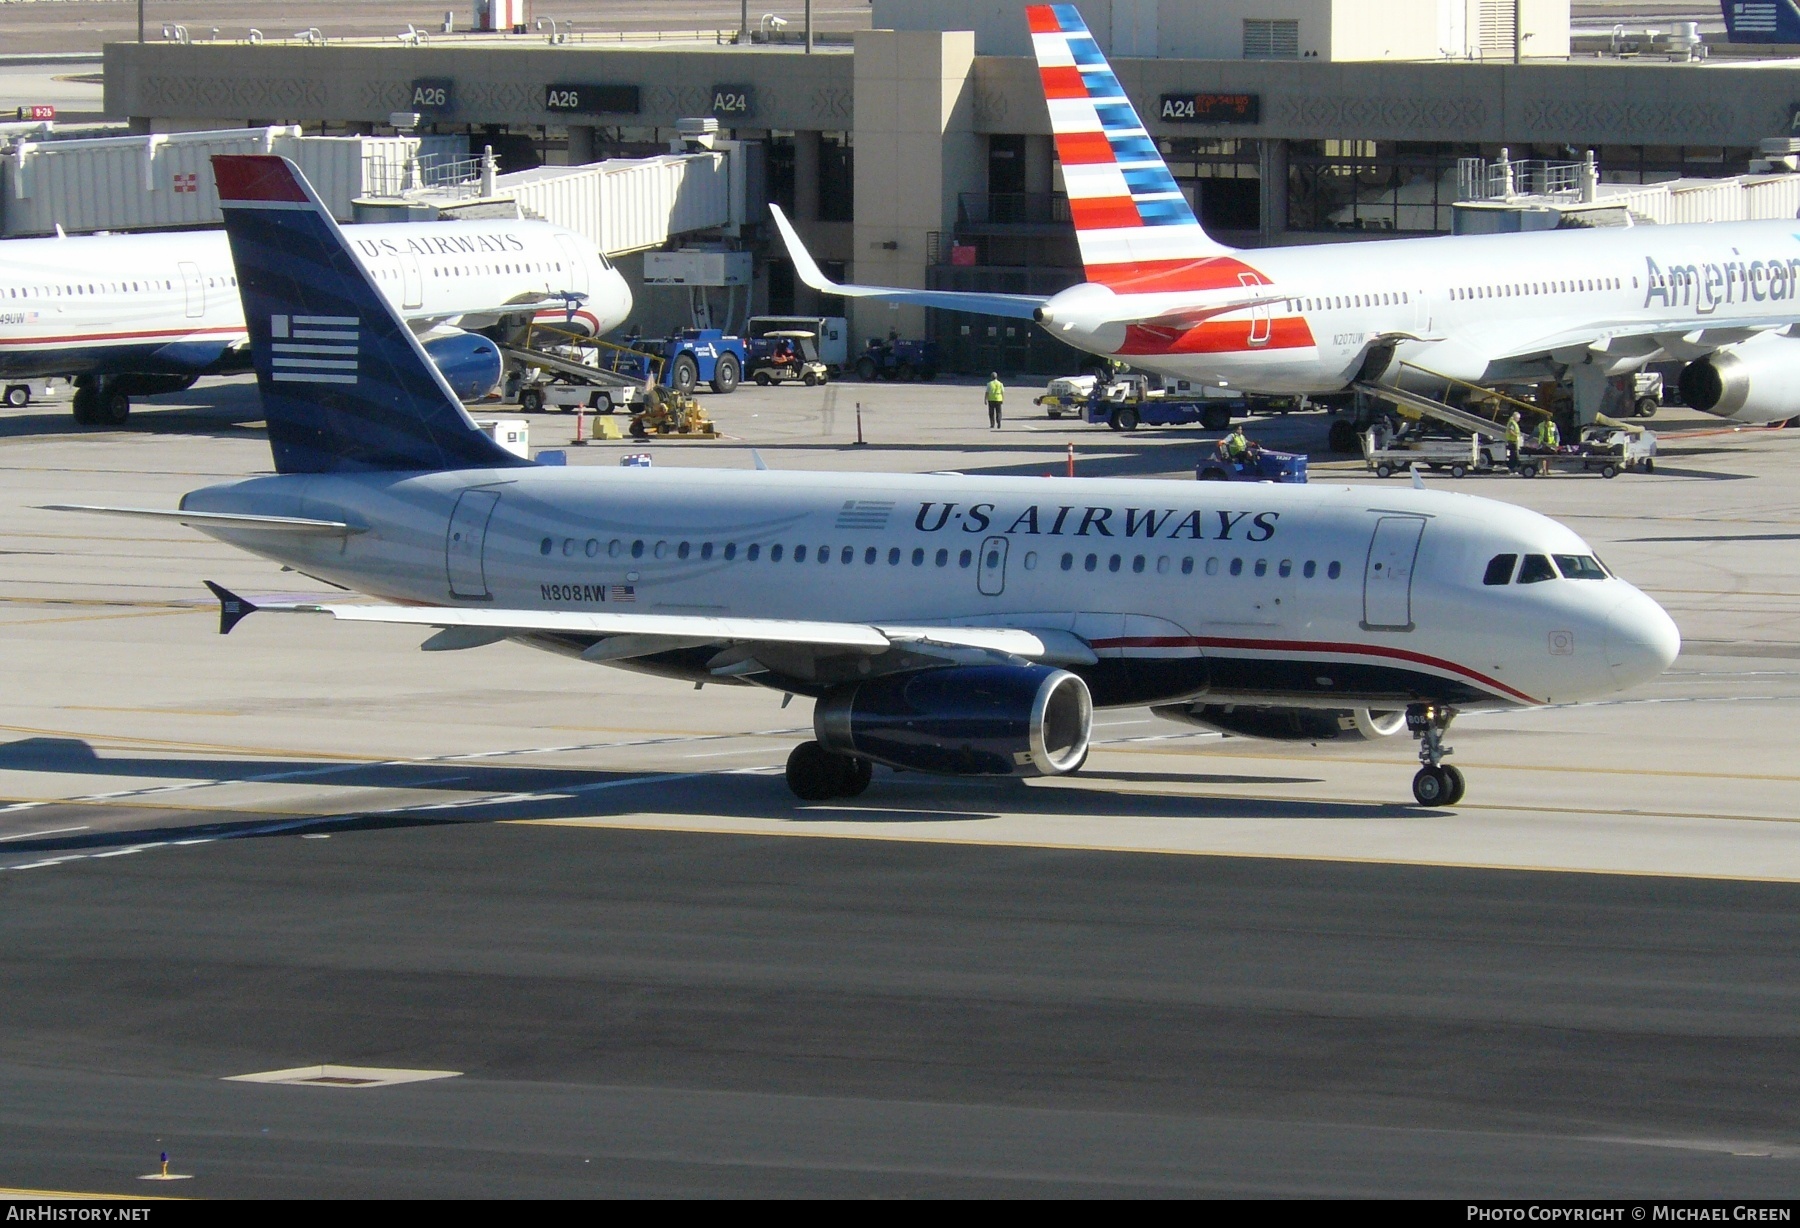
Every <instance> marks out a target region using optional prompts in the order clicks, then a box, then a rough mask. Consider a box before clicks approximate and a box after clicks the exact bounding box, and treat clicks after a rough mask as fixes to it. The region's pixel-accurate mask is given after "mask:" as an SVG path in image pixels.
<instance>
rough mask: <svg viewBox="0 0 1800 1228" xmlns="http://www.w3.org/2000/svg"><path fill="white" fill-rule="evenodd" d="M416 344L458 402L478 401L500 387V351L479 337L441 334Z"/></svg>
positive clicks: (463, 334)
mask: <svg viewBox="0 0 1800 1228" xmlns="http://www.w3.org/2000/svg"><path fill="white" fill-rule="evenodd" d="M419 344H420V345H422V346H424V347H425V353H426V354H427V355H428V356H429V357H430V359H431V361H432V363H433V364H434V365H435V366H436V367H437V369H438V370H439V371H441V372H442V373H443V376H444V380H445V382H447V383H448V384H449V385H450V390H451V391H452V392H454V393H455V394H456V396H457V399H458V400H462V401H479V400H481V398H482V397H485V396H486V395H487V394H488V393H490V392H492V391H493V390H494V389H495V388H497V387H499V386H500V373H501V370H502V365H501V361H500V347H499V346H497V345H495V344H494V343H493V342H492V341H490V340H489V339H488V338H486V337H483V336H482V335H481V334H480V333H463V332H452V333H443V334H441V335H438V336H432V337H425V338H421V339H420V341H419Z"/></svg>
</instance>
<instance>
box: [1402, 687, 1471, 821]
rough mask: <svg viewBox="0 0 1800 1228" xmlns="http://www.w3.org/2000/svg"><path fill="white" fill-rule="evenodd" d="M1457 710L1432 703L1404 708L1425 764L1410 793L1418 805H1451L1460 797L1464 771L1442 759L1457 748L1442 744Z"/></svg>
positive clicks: (1408, 725)
mask: <svg viewBox="0 0 1800 1228" xmlns="http://www.w3.org/2000/svg"><path fill="white" fill-rule="evenodd" d="M1454 719H1456V712H1455V711H1454V710H1453V709H1450V708H1440V707H1437V706H1435V705H1433V704H1412V705H1411V706H1409V707H1408V708H1407V709H1406V727H1407V728H1408V729H1410V730H1412V735H1413V737H1415V738H1417V739H1419V762H1420V763H1422V764H1424V765H1425V766H1424V767H1422V768H1420V769H1419V771H1418V774H1417V775H1416V776H1414V777H1413V797H1414V798H1415V799H1416V800H1417V801H1418V803H1419V805H1421V806H1454V805H1456V803H1458V802H1460V801H1462V799H1463V791H1464V789H1465V788H1466V787H1467V783H1466V782H1465V781H1464V780H1463V774H1462V773H1461V772H1459V771H1457V770H1456V769H1455V768H1453V767H1449V766H1447V765H1445V763H1444V762H1443V760H1444V756H1445V755H1452V754H1455V753H1456V752H1455V751H1454V750H1453V749H1452V748H1451V747H1448V746H1445V745H1444V734H1445V732H1446V731H1448V730H1449V728H1450V722H1451V721H1452V720H1454Z"/></svg>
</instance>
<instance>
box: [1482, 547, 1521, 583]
mask: <svg viewBox="0 0 1800 1228" xmlns="http://www.w3.org/2000/svg"><path fill="white" fill-rule="evenodd" d="M1518 561H1519V556H1518V555H1516V554H1496V555H1495V556H1494V557H1493V558H1491V559H1489V560H1488V565H1487V574H1486V575H1485V576H1483V577H1481V582H1482V583H1483V584H1505V583H1506V582H1507V581H1509V580H1511V579H1512V573H1513V564H1515V563H1517V562H1518Z"/></svg>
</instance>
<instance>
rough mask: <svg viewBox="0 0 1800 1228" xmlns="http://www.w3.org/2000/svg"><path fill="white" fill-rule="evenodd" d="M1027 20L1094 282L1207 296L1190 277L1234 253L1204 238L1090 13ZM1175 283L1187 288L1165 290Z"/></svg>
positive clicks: (1031, 13)
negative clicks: (1087, 18)
mask: <svg viewBox="0 0 1800 1228" xmlns="http://www.w3.org/2000/svg"><path fill="white" fill-rule="evenodd" d="M1025 15H1026V19H1027V20H1028V21H1029V22H1030V24H1031V45H1032V50H1033V52H1034V53H1035V54H1036V55H1037V63H1038V74H1039V76H1040V77H1041V78H1042V80H1043V86H1044V103H1045V105H1046V106H1047V107H1048V108H1049V111H1050V128H1051V131H1052V132H1054V133H1055V134H1056V152H1057V155H1058V156H1059V157H1060V158H1061V160H1062V170H1063V183H1064V186H1065V187H1066V188H1067V189H1068V194H1069V212H1070V214H1071V215H1072V217H1073V218H1074V222H1075V236H1076V239H1077V241H1078V242H1079V243H1080V245H1081V261H1082V263H1083V264H1084V265H1085V266H1086V267H1087V276H1088V280H1089V281H1095V282H1099V283H1101V284H1102V285H1107V286H1111V287H1112V288H1113V289H1115V290H1122V291H1146V290H1163V289H1170V290H1176V289H1193V288H1200V287H1196V286H1194V285H1190V284H1189V282H1188V279H1186V278H1182V277H1181V276H1180V270H1182V269H1183V268H1184V267H1185V266H1188V265H1191V264H1193V263H1194V262H1195V261H1201V260H1206V259H1208V258H1210V257H1214V256H1225V255H1229V254H1230V253H1231V252H1232V250H1233V249H1231V248H1229V247H1226V246H1225V245H1224V244H1222V243H1219V242H1218V241H1216V240H1215V239H1213V238H1212V236H1210V235H1208V234H1207V233H1206V231H1205V230H1204V229H1202V227H1201V225H1200V220H1199V219H1198V218H1196V217H1195V216H1194V211H1193V209H1192V208H1190V207H1189V205H1188V202H1187V198H1186V197H1185V196H1183V195H1182V193H1181V189H1180V188H1179V187H1178V186H1177V185H1176V183H1175V178H1174V176H1172V175H1170V174H1169V167H1168V164H1167V163H1165V162H1164V161H1163V158H1162V154H1161V153H1159V152H1158V151H1157V148H1156V142H1154V141H1152V140H1151V139H1150V134H1149V133H1148V132H1146V131H1145V130H1144V121H1143V120H1142V119H1140V118H1139V117H1138V113H1137V108H1135V107H1133V106H1132V105H1131V100H1130V99H1129V98H1127V97H1126V96H1125V89H1124V87H1123V86H1122V85H1120V84H1119V79H1118V77H1116V76H1114V75H1113V70H1112V66H1111V65H1110V64H1108V63H1107V62H1106V57H1105V56H1104V55H1103V54H1101V51H1100V45H1099V44H1098V43H1097V42H1095V41H1094V36H1093V35H1092V34H1090V33H1089V32H1088V28H1087V23H1086V22H1084V21H1083V20H1082V19H1081V12H1080V10H1078V9H1077V8H1076V7H1075V6H1074V5H1073V4H1034V5H1031V6H1030V7H1028V8H1027V9H1026V10H1025ZM1171 278H1173V279H1174V280H1175V281H1176V282H1178V283H1179V284H1161V283H1163V282H1165V281H1168V280H1170V279H1171ZM1231 284H1236V283H1235V280H1233V281H1232V282H1231Z"/></svg>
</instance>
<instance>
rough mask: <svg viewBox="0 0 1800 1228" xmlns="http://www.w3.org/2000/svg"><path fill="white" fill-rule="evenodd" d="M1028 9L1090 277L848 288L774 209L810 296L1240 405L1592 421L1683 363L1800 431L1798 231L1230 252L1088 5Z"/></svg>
mask: <svg viewBox="0 0 1800 1228" xmlns="http://www.w3.org/2000/svg"><path fill="white" fill-rule="evenodd" d="M1025 11H1026V17H1027V19H1028V21H1029V22H1030V25H1031V39H1032V45H1033V47H1034V49H1035V50H1036V53H1037V61H1038V68H1039V73H1040V76H1041V77H1042V80H1043V87H1044V96H1045V100H1046V103H1047V105H1048V107H1049V110H1050V124H1051V128H1052V130H1053V131H1054V133H1055V136H1056V149H1057V154H1058V156H1059V158H1060V159H1061V162H1062V170H1063V181H1064V184H1065V186H1066V187H1067V190H1068V196H1069V212H1070V214H1071V215H1072V217H1073V220H1074V223H1075V232H1076V237H1077V241H1078V242H1079V244H1080V247H1081V259H1082V263H1083V264H1084V265H1085V266H1086V272H1087V280H1086V281H1085V282H1083V283H1082V284H1080V285H1077V286H1072V287H1070V288H1069V289H1067V290H1064V291H1062V292H1061V293H1059V294H1056V295H1053V296H1051V297H1049V298H1047V299H1045V298H1036V297H1032V296H1029V295H1007V294H979V293H966V292H960V291H948V290H910V289H905V288H901V287H892V286H858V285H849V286H845V285H838V284H837V283H835V282H832V281H831V280H830V279H828V278H826V277H825V276H824V274H823V273H822V272H821V271H820V270H819V267H818V265H817V264H816V263H815V262H814V261H813V260H812V259H811V257H810V256H808V254H807V253H806V251H805V248H804V247H803V246H802V245H801V243H800V240H799V237H798V236H797V235H796V234H795V233H794V230H793V227H792V226H791V225H789V223H788V220H787V218H786V217H784V216H782V215H781V212H780V210H779V209H773V207H771V208H772V209H773V212H774V214H775V220H776V225H777V226H778V227H779V228H780V230H781V234H782V238H783V240H784V241H785V242H786V244H787V247H788V251H789V253H790V254H791V255H792V256H793V259H794V264H795V268H796V270H797V271H798V272H799V273H800V276H801V279H802V280H803V281H805V282H806V283H807V284H808V285H810V286H813V287H814V288H816V289H820V290H823V291H826V292H827V293H831V294H840V295H845V296H848V297H852V298H877V299H885V300H889V301H894V302H903V303H915V304H920V305H923V306H928V307H938V308H945V309H949V310H953V311H968V312H975V313H980V314H988V315H1000V316H1012V317H1017V318H1020V319H1029V320H1035V321H1036V322H1037V323H1038V324H1040V325H1042V326H1043V327H1044V328H1046V329H1048V330H1049V331H1050V332H1051V333H1052V334H1053V335H1054V336H1056V337H1059V338H1061V339H1062V340H1064V341H1066V342H1068V343H1069V344H1070V345H1073V346H1076V347H1077V348H1079V349H1084V350H1088V351H1091V352H1093V353H1095V354H1104V355H1108V356H1111V357H1116V358H1120V359H1123V360H1125V361H1127V362H1129V363H1131V364H1132V365H1133V366H1136V367H1141V368H1143V369H1145V370H1149V371H1156V372H1160V373H1162V374H1164V375H1172V376H1179V377H1182V378H1186V379H1190V380H1197V381H1205V382H1210V383H1215V384H1225V385H1229V386H1230V387H1232V388H1237V389H1240V390H1242V391H1245V392H1258V393H1296V392H1297V393H1312V394H1320V393H1329V392H1338V391H1342V390H1344V389H1346V388H1349V387H1350V386H1351V385H1353V384H1356V383H1358V382H1364V381H1375V382H1385V383H1398V384H1402V385H1406V384H1413V385H1416V386H1418V387H1420V388H1422V389H1434V388H1441V387H1442V381H1440V380H1435V379H1433V378H1431V374H1428V373H1435V374H1438V375H1446V376H1452V377H1455V378H1457V379H1461V380H1468V381H1471V382H1475V383H1483V384H1493V383H1505V382H1515V381H1536V380H1540V379H1555V380H1561V381H1566V382H1568V383H1570V384H1572V385H1573V388H1574V393H1575V405H1576V411H1577V414H1578V416H1579V417H1581V419H1582V420H1583V421H1591V420H1592V418H1593V415H1594V413H1596V412H1598V410H1599V408H1600V405H1601V401H1602V399H1603V397H1604V395H1605V391H1606V381H1607V380H1608V379H1609V378H1611V377H1612V376H1615V375H1622V374H1625V373H1627V372H1631V371H1635V370H1637V369H1638V368H1639V367H1642V366H1643V365H1644V364H1646V363H1649V362H1652V361H1661V360H1667V359H1677V360H1682V361H1685V362H1687V364H1688V365H1687V366H1686V368H1685V369H1684V370H1683V372H1682V375H1681V392H1682V396H1683V399H1684V400H1685V401H1686V402H1687V404H1688V405H1690V406H1692V407H1694V408H1696V409H1701V410H1705V411H1707V412H1709V413H1714V414H1718V415H1720V416H1721V417H1725V418H1729V419H1731V420H1733V421H1736V422H1744V423H1761V422H1774V421H1779V420H1781V419H1784V418H1791V417H1794V416H1796V415H1800V378H1797V377H1800V339H1796V338H1795V337H1794V336H1792V335H1791V333H1792V331H1793V328H1794V326H1795V325H1796V324H1797V323H1800V248H1797V247H1796V246H1795V242H1794V238H1795V224H1794V223H1793V222H1792V221H1770V222H1729V223H1726V222H1720V223H1712V224H1707V225H1686V226H1631V227H1621V228H1618V229H1602V230H1565V231H1544V232H1537V233H1530V234H1502V235H1464V236H1450V237H1444V238H1427V239H1401V240H1389V241H1386V242H1376V243H1344V244H1330V245H1323V246H1314V247H1282V248H1266V249H1262V250H1259V251H1255V252H1249V251H1237V250H1234V249H1232V248H1229V247H1226V246H1224V245H1223V244H1221V243H1218V242H1215V241H1214V240H1213V239H1212V238H1211V237H1210V236H1208V235H1207V233H1206V232H1205V231H1204V230H1203V229H1201V226H1200V223H1199V222H1198V221H1197V220H1196V219H1195V217H1194V213H1193V210H1192V209H1190V208H1189V207H1188V203H1187V200H1186V198H1185V197H1183V195H1182V193H1181V190H1180V188H1179V187H1178V186H1177V185H1176V183H1175V180H1174V179H1173V177H1171V176H1170V174H1169V171H1168V167H1167V166H1166V165H1165V164H1164V162H1163V159H1162V155H1161V154H1159V153H1158V152H1157V149H1156V145H1155V142H1154V141H1152V140H1151V138H1150V136H1149V134H1148V133H1147V132H1146V131H1145V129H1144V125H1143V121H1142V120H1140V119H1139V118H1138V114H1137V111H1136V110H1135V109H1134V108H1133V106H1132V104H1131V101H1130V99H1128V98H1127V97H1126V96H1125V91H1124V88H1123V87H1122V86H1121V85H1120V84H1119V80H1118V78H1117V77H1115V76H1114V75H1113V72H1112V69H1111V67H1110V66H1109V65H1108V64H1107V62H1106V58H1105V56H1103V55H1102V54H1101V53H1100V48H1099V46H1098V45H1097V44H1096V43H1095V41H1094V38H1093V36H1092V35H1091V34H1089V33H1088V30H1087V27H1086V26H1085V25H1084V24H1083V23H1082V19H1081V14H1080V12H1079V11H1078V10H1077V9H1076V8H1075V6H1074V5H1070V4H1046V5H1033V6H1031V7H1030V8H1028V9H1026V10H1025ZM1402 364H1408V365H1407V366H1405V367H1403V366H1402Z"/></svg>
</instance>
